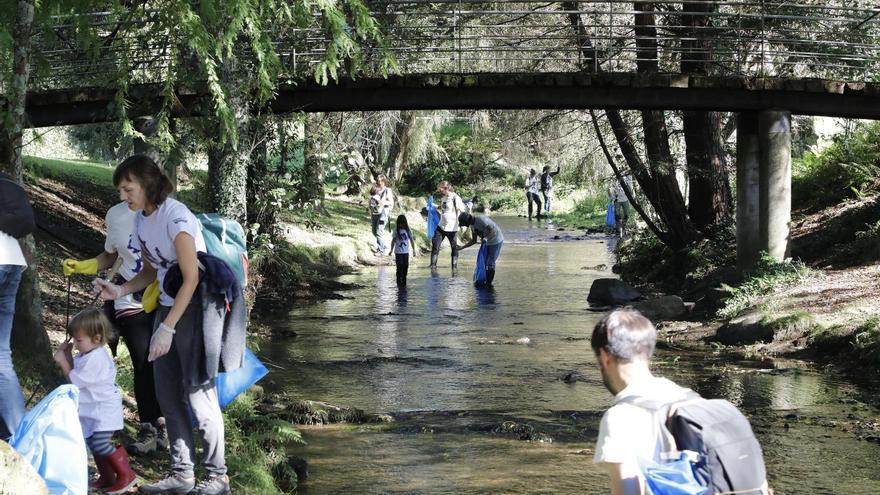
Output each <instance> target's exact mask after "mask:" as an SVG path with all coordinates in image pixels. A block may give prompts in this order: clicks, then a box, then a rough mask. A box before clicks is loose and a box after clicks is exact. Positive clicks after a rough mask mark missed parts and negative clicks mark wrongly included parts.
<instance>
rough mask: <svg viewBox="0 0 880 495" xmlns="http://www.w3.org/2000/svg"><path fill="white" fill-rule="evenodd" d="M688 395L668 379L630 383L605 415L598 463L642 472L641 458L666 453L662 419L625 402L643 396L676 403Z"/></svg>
mask: <svg viewBox="0 0 880 495" xmlns="http://www.w3.org/2000/svg"><path fill="white" fill-rule="evenodd" d="M688 392H689V390H688V389H686V388H683V387H680V386H678V385H676V384H675V383H673V382H672V381H670V380H667V379H666V378H659V377H654V376H652V377H650V378H646V379H642V380H639V381H637V382H634V383H630V384H629V385H628V386H627V387H626V388H625V389H623V390H622V391H621V392H620V393H619V394H617V395H616V396H614V405H613V406H611V408H610V409H608V410H607V411H605V414H604V415H603V416H602V422H601V423H599V437H598V439H597V440H596V455H595V456H594V458H593V461H594V462H596V463H597V464H598V463H601V462H608V463H614V464H624V465H625V466H626V467H625V468H624V470H625V471H626V472H638V469H639V468H638V459H639V458H640V457H641V458H644V459H657V458H659V454H660V453H661V452H662V451H663V444H662V441H661V438H662V437H661V435H660V428H659V427H658V426H659V419H658V418H655V417H654V415H655V413H654V412H652V411H649V410H648V409H645V408H643V407H639V406H636V405H634V404H626V403H621V401H622V400H624V399H625V398H627V397H641V398H646V399H650V400H656V401H662V402H673V401H677V400H683V399H685V398H686V397H687V393H688ZM660 414H662V412H661V413H660Z"/></svg>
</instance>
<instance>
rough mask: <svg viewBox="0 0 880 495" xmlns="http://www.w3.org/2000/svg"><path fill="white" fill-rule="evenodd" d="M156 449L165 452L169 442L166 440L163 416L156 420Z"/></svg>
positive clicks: (166, 431) (166, 429) (166, 433)
mask: <svg viewBox="0 0 880 495" xmlns="http://www.w3.org/2000/svg"><path fill="white" fill-rule="evenodd" d="M156 432H157V433H158V435H157V436H156V450H161V451H162V452H167V451H168V447H169V446H170V445H171V442H169V441H168V428H166V427H165V418H159V419H158V420H156Z"/></svg>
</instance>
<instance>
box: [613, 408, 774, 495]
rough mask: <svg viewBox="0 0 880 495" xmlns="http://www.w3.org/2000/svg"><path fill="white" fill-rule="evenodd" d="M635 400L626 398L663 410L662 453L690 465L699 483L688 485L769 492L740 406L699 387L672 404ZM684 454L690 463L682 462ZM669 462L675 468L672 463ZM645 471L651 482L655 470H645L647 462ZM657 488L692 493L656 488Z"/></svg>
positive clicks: (746, 493)
mask: <svg viewBox="0 0 880 495" xmlns="http://www.w3.org/2000/svg"><path fill="white" fill-rule="evenodd" d="M632 399H633V400H625V401H624V402H628V403H630V404H633V405H636V406H639V407H642V408H645V409H648V410H650V411H652V412H655V413H659V412H661V411H663V412H664V413H663V414H661V415H660V421H662V424H661V426H660V431H661V432H662V433H663V435H664V437H665V439H664V440H665V441H664V443H665V444H666V445H665V446H664V448H665V450H666V453H665V454H663V457H665V458H666V459H671V460H672V461H673V462H674V463H678V464H679V465H684V466H687V467H689V468H690V470H691V471H692V474H693V478H694V480H695V482H696V483H697V485H696V486H695V487H694V486H690V488H689V489H693V488H699V487H702V488H704V489H706V490H708V491H707V493H710V494H711V493H725V494H738V495H762V494H766V493H767V488H766V487H767V472H766V469H765V467H764V456H763V453H762V451H761V445H760V444H759V443H758V439H757V438H755V434H754V432H753V431H752V427H751V425H750V424H749V420H748V419H746V417H745V416H743V414H742V413H741V412H740V411H739V409H737V408H736V406H734V405H733V404H731V403H730V402H728V401H726V400H723V399H704V398H702V397H700V396H699V394H697V393H695V392H690V393H689V394H688V397H687V398H686V399H684V400H682V401H678V402H673V403H671V404H667V403H662V402H659V401H651V400H646V399H639V398H636V397H634V398H632ZM685 458H687V462H686V463H682V462H681V461H682V460H683V459H685ZM662 464H663V463H661V465H662ZM667 466H669V467H672V464H667ZM642 472H643V475H644V476H645V479H646V481H647V483H648V485H649V486H651V485H652V476H653V475H654V472H653V471H650V470H647V469H645V466H644V465H643V470H642ZM663 479H664V480H666V479H667V478H663ZM690 485H693V483H690ZM683 486H684V485H683ZM652 489H653V488H652ZM654 493H656V494H658V495H659V494H666V493H668V494H673V493H691V492H689V491H684V490H679V491H670V490H662V489H660V490H658V489H654ZM694 493H699V492H694Z"/></svg>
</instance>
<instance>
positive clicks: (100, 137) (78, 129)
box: [67, 122, 134, 162]
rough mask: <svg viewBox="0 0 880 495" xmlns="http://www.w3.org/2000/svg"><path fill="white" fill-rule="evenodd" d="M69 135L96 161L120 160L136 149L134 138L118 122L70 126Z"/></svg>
mask: <svg viewBox="0 0 880 495" xmlns="http://www.w3.org/2000/svg"><path fill="white" fill-rule="evenodd" d="M67 135H68V136H69V137H70V141H71V142H72V143H73V144H74V145H75V146H76V148H77V149H79V151H80V152H81V153H82V154H84V155H85V156H87V157H89V158H90V159H92V160H96V161H104V162H110V161H116V160H120V159H122V158H123V157H126V156H128V155H130V154H131V153H132V151H133V149H134V143H133V140H132V139H131V138H130V137H129V136H126V135H125V134H124V133H123V131H122V126H121V125H120V124H119V123H118V122H110V123H106V124H84V125H74V126H70V127H68V128H67Z"/></svg>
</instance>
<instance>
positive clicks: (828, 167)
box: [792, 122, 880, 208]
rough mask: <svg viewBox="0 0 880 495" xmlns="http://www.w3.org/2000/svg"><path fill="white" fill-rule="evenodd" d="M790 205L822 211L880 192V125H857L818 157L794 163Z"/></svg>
mask: <svg viewBox="0 0 880 495" xmlns="http://www.w3.org/2000/svg"><path fill="white" fill-rule="evenodd" d="M793 172H794V173H793V180H792V203H793V205H794V206H795V207H796V208H805V207H824V206H829V205H832V204H835V203H839V202H840V201H843V200H844V199H847V198H852V197H861V196H862V195H864V194H866V193H868V192H870V191H875V190H878V189H880V122H872V123H870V124H862V125H857V126H856V127H855V129H854V130H853V131H852V132H851V133H846V134H841V135H837V136H835V137H834V142H833V143H832V144H831V146H829V147H828V148H826V149H825V150H823V151H821V152H819V153H818V154H815V153H812V152H807V153H805V154H804V156H803V157H802V158H801V159H799V160H795V161H794V171H793Z"/></svg>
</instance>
